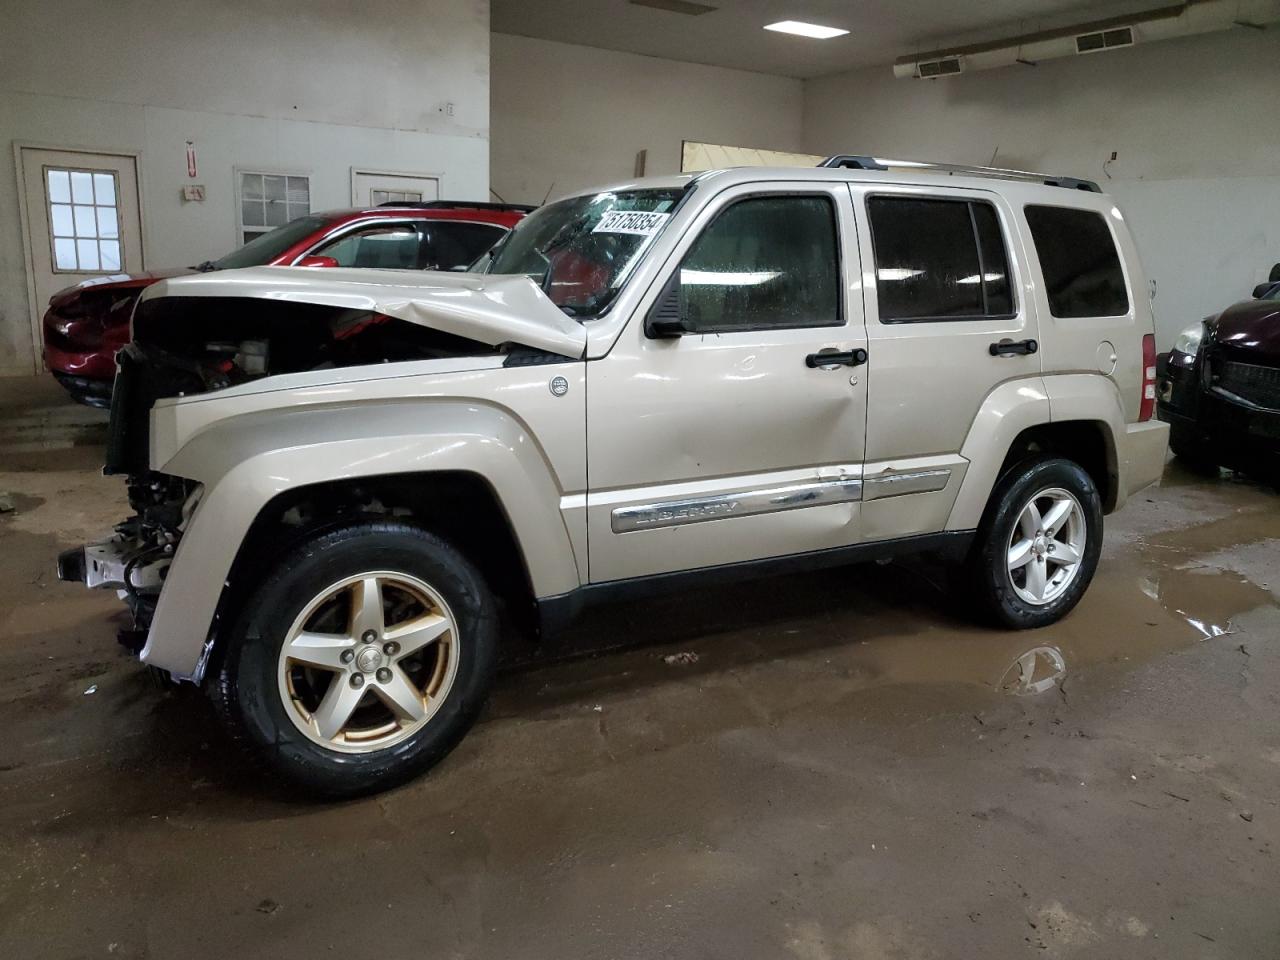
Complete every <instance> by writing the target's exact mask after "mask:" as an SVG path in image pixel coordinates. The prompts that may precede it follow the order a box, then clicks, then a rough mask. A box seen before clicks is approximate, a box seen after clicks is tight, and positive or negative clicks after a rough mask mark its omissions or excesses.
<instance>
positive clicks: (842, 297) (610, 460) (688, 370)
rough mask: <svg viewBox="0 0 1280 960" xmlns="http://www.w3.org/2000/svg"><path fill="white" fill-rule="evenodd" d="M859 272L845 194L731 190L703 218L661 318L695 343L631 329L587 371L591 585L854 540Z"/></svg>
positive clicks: (821, 189) (861, 383) (860, 427)
mask: <svg viewBox="0 0 1280 960" xmlns="http://www.w3.org/2000/svg"><path fill="white" fill-rule="evenodd" d="M857 262H858V250H857V240H856V234H855V232H854V230H853V208H852V204H851V202H850V198H849V193H848V190H847V189H845V188H844V187H843V185H831V186H830V187H828V186H827V185H825V184H814V183H804V184H795V185H775V186H773V187H772V188H771V189H770V190H768V191H763V192H762V191H761V190H760V189H759V187H752V188H745V187H744V188H741V189H732V190H727V191H725V192H723V193H722V194H720V195H719V196H718V197H716V198H715V199H714V200H713V201H712V202H711V203H709V204H708V206H707V208H706V209H704V210H702V211H701V213H700V214H699V216H698V218H697V219H696V221H695V222H694V223H693V224H692V225H691V227H690V229H689V230H688V233H687V235H686V237H685V239H684V241H683V242H682V244H681V245H680V246H679V247H678V248H677V250H676V251H675V253H674V254H673V256H672V258H671V261H670V263H669V268H670V272H669V273H668V274H667V277H666V278H664V280H663V290H664V293H663V294H662V295H661V296H660V297H659V298H658V300H657V302H656V303H657V305H658V306H663V305H665V310H664V312H665V313H666V314H667V315H668V316H670V315H671V314H673V313H677V312H678V314H679V316H680V317H681V318H682V320H683V323H684V325H685V326H686V327H687V332H685V333H684V334H683V335H682V336H669V337H655V336H651V335H650V333H648V332H646V329H645V316H643V315H639V314H638V315H636V316H634V317H632V318H631V321H630V323H629V324H628V325H627V327H626V329H625V330H624V331H623V333H622V335H621V336H620V338H619V340H618V342H617V344H615V345H614V348H613V349H612V350H611V351H610V353H609V354H608V356H606V357H603V358H601V359H599V360H594V361H591V362H589V363H588V364H587V409H588V415H587V434H588V441H587V442H588V447H587V450H588V484H589V486H588V494H587V518H588V519H587V525H588V533H587V535H588V546H589V554H590V557H589V569H590V579H591V580H592V581H595V582H600V581H609V580H618V579H623V578H628V577H639V576H645V575H649V574H655V573H664V572H670V571H677V570H683V569H690V568H700V567H708V566H714V565H719V564H730V563H735V562H739V561H743V560H752V559H760V558H767V557H775V556H783V555H788V554H794V553H802V552H807V551H812V550H821V549H825V548H831V547H841V546H845V545H848V544H851V543H854V542H856V541H857V539H858V518H859V504H858V499H859V487H860V474H861V467H862V453H863V435H864V430H865V424H866V396H867V387H866V378H865V376H863V375H862V370H863V369H865V368H864V367H863V366H861V364H862V363H863V362H865V359H866V353H865V349H864V348H865V347H866V335H865V329H864V325H863V316H862V298H861V291H860V287H859V283H858V268H857ZM851 279H852V282H850V280H851ZM651 332H652V331H651Z"/></svg>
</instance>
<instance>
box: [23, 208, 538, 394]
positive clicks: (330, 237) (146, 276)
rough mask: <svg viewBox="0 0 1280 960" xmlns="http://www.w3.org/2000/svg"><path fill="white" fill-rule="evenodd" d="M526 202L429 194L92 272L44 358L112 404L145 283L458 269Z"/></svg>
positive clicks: (74, 292) (53, 327)
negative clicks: (264, 273)
mask: <svg viewBox="0 0 1280 960" xmlns="http://www.w3.org/2000/svg"><path fill="white" fill-rule="evenodd" d="M532 209H533V208H532V207H526V206H521V205H518V204H506V203H468V202H465V201H457V200H434V201H430V202H427V203H389V204H383V205H381V206H378V207H374V208H372V209H369V210H333V211H330V212H328V213H315V214H311V215H310V216H306V217H299V218H298V219H297V220H294V221H292V222H290V223H287V224H285V225H284V226H283V227H277V228H276V229H275V230H272V231H271V232H270V233H264V234H263V235H262V236H260V237H257V238H256V239H254V240H251V241H250V242H249V243H246V244H245V245H244V246H243V247H241V248H240V249H238V250H233V251H232V252H231V253H228V254H227V255H226V256H225V257H222V258H221V259H219V260H207V261H205V262H204V263H202V264H200V265H199V266H196V267H185V268H178V269H175V270H159V271H154V272H149V273H134V274H114V275H112V276H108V277H94V278H93V279H91V280H84V281H82V282H80V283H77V284H76V285H75V286H72V287H67V288H66V289H65V290H61V291H59V292H58V293H55V294H54V295H53V296H52V297H51V298H50V299H49V309H48V312H46V313H45V315H44V362H45V364H46V365H47V366H48V367H49V369H50V370H51V371H53V375H54V376H55V377H56V378H57V380H58V382H59V383H61V384H62V385H63V386H64V387H66V388H67V391H68V392H69V393H70V394H71V396H72V398H73V399H75V400H78V401H80V402H81V403H87V404H90V405H91V406H106V405H108V404H109V403H110V401H111V383H112V380H113V379H114V377H115V372H116V362H115V355H116V351H117V350H119V349H120V348H121V347H122V346H124V345H125V344H126V343H127V342H128V340H129V317H130V315H131V314H132V312H133V305H134V302H135V301H136V300H137V299H138V297H139V296H140V295H141V293H142V290H143V288H144V287H149V286H150V285H151V284H153V283H156V282H157V281H159V280H163V279H165V278H166V277H176V276H180V275H182V274H185V273H195V272H201V271H208V270H234V269H236V268H237V267H259V266H294V267H381V268H387V269H398V270H456V269H458V268H462V267H466V266H468V265H469V264H470V263H472V262H473V261H474V260H476V259H477V258H478V257H479V256H480V255H481V254H483V253H484V252H485V251H486V250H488V249H489V248H490V247H492V246H493V245H494V244H495V243H497V242H498V241H499V240H501V239H502V238H503V237H504V236H506V234H507V232H508V231H509V230H510V229H511V228H512V227H514V226H515V225H516V224H517V223H518V222H519V221H520V220H521V219H523V217H524V215H525V214H526V213H528V212H529V211H530V210H532Z"/></svg>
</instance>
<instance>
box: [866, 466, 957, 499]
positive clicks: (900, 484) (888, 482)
mask: <svg viewBox="0 0 1280 960" xmlns="http://www.w3.org/2000/svg"><path fill="white" fill-rule="evenodd" d="M950 479H951V471H950V470H912V471H911V472H909V473H886V474H883V475H881V476H878V477H871V478H868V479H864V480H863V484H864V486H863V492H862V499H863V500H879V499H881V498H882V497H900V496H902V495H903V494H907V493H935V492H937V491H938V490H941V489H942V488H943V487H945V486H946V485H947V481H948V480H950Z"/></svg>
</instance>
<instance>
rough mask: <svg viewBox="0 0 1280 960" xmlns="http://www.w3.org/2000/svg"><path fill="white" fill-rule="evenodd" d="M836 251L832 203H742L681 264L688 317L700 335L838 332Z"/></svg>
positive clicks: (817, 199)
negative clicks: (834, 329) (817, 329)
mask: <svg viewBox="0 0 1280 960" xmlns="http://www.w3.org/2000/svg"><path fill="white" fill-rule="evenodd" d="M838 250H839V247H838V244H837V243H836V220H835V209H834V207H833V206H832V204H831V201H830V199H828V198H827V197H795V196H787V197H753V198H751V199H749V200H740V201H738V202H737V203H735V204H733V206H731V207H729V208H728V209H726V210H724V211H723V212H722V213H721V214H720V215H719V216H718V217H717V218H716V219H715V221H714V222H712V224H711V225H710V226H709V227H708V228H707V229H706V230H705V231H704V232H703V234H702V236H700V237H699V238H698V239H697V241H696V242H695V243H694V245H693V247H692V249H690V251H689V253H688V254H687V255H686V256H685V259H684V262H683V263H681V265H680V300H681V308H682V315H683V317H684V319H685V321H686V322H687V323H688V324H689V325H690V326H691V327H692V328H693V329H694V330H695V331H697V332H699V333H717V332H724V331H729V330H759V329H768V328H774V327H828V326H838V325H839V324H841V323H842V322H843V320H842V318H841V316H840V264H839V254H838Z"/></svg>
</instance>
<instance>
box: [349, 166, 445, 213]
mask: <svg viewBox="0 0 1280 960" xmlns="http://www.w3.org/2000/svg"><path fill="white" fill-rule="evenodd" d="M439 199H440V178H439V177H432V176H425V175H423V176H414V175H411V174H402V173H378V172H376V171H371V170H353V171H351V203H352V204H353V205H354V206H357V207H380V206H382V205H383V204H384V203H426V202H429V201H431V200H439Z"/></svg>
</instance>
